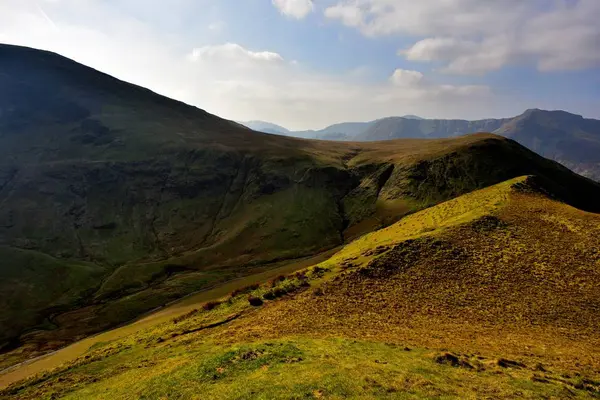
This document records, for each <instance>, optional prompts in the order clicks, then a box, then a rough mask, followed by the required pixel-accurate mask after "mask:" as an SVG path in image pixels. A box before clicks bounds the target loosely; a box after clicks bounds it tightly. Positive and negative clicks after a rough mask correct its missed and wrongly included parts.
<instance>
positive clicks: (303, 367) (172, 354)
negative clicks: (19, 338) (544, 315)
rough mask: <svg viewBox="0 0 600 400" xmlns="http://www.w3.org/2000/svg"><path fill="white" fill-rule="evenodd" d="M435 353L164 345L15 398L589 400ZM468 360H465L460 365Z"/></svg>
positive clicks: (533, 375)
mask: <svg viewBox="0 0 600 400" xmlns="http://www.w3.org/2000/svg"><path fill="white" fill-rule="evenodd" d="M436 356H438V353H436V352H435V351H431V350H428V349H423V348H408V347H404V346H401V345H397V344H392V343H389V344H386V343H381V342H371V341H356V340H348V339H342V338H331V339H311V338H305V337H290V338H286V339H283V340H272V341H256V342H251V343H244V344H235V345H223V344H219V343H217V342H214V341H213V340H210V339H209V340H206V341H194V343H186V342H185V341H181V342H173V343H165V344H162V345H160V346H156V347H155V348H153V349H152V350H151V351H148V350H145V349H144V348H143V347H135V346H134V347H132V348H125V349H124V350H122V351H121V352H119V353H118V354H116V355H112V356H109V357H107V358H104V359H100V360H98V361H93V362H90V363H86V364H83V365H80V366H75V367H73V368H70V369H69V370H67V371H64V372H62V373H60V374H58V375H57V376H55V377H53V378H52V380H50V381H46V382H45V383H43V384H42V385H40V386H39V387H38V388H34V389H37V390H24V391H22V392H19V393H16V394H14V395H15V396H16V397H19V398H47V399H52V398H65V399H101V398H111V399H163V398H164V399H249V398H252V399H304V398H328V399H348V398H349V399H367V398H383V399H385V398H390V399H391V398H393V399H418V398H445V399H453V398H589V397H590V396H591V395H590V393H589V392H588V391H585V390H582V389H581V388H584V381H583V380H582V379H579V380H578V379H577V378H575V379H573V378H572V379H566V378H564V377H561V376H560V375H559V374H555V373H549V372H547V371H546V372H536V371H533V370H532V369H530V368H526V367H520V366H515V367H512V368H503V367H501V366H498V361H497V360H489V359H484V358H483V357H480V358H479V359H478V358H477V357H471V359H469V361H470V363H468V364H467V363H466V362H465V364H464V365H465V366H452V365H450V364H444V363H439V362H436ZM465 357H466V356H462V358H465Z"/></svg>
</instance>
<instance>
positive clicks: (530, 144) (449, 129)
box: [355, 109, 600, 180]
mask: <svg viewBox="0 0 600 400" xmlns="http://www.w3.org/2000/svg"><path fill="white" fill-rule="evenodd" d="M480 131H485V132H493V133H496V134H498V135H502V136H505V137H509V138H511V139H514V140H516V141H517V142H519V143H520V144H522V145H524V146H526V147H527V148H529V149H531V150H533V151H535V152H536V153H538V154H541V155H542V156H544V157H548V158H550V159H553V160H556V161H558V162H560V163H561V164H563V165H566V166H567V167H569V168H571V169H572V170H574V171H575V172H578V173H580V174H582V175H585V176H588V177H590V178H592V179H595V180H600V121H599V120H595V119H585V118H583V117H581V116H580V115H575V114H570V113H567V112H565V111H545V110H538V109H532V110H527V111H525V112H524V113H523V114H521V115H519V116H517V117H514V118H505V119H486V120H479V121H465V120H408V119H404V118H385V119H382V120H379V121H377V122H376V123H375V124H373V125H371V126H370V127H369V128H368V129H367V130H366V131H364V132H363V133H361V134H360V135H358V136H357V137H356V138H355V139H356V140H364V141H373V140H388V139H398V138H425V137H428V138H442V137H454V136H458V135H462V134H464V133H470V132H480Z"/></svg>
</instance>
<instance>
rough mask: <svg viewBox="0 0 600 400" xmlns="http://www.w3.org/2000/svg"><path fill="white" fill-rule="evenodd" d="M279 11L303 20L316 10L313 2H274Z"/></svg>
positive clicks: (311, 0) (296, 0) (299, 0)
mask: <svg viewBox="0 0 600 400" xmlns="http://www.w3.org/2000/svg"><path fill="white" fill-rule="evenodd" d="M272 1H273V5H274V6H275V7H277V9H279V11H280V12H281V13H282V14H284V15H286V16H288V17H291V18H296V19H302V18H304V17H306V16H307V15H308V14H310V13H311V12H312V11H313V9H314V3H313V0H272Z"/></svg>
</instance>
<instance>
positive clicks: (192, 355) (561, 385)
mask: <svg viewBox="0 0 600 400" xmlns="http://www.w3.org/2000/svg"><path fill="white" fill-rule="evenodd" d="M548 185H550V186H548ZM554 190H555V187H554V186H553V183H552V181H545V180H543V179H539V178H537V177H531V176H529V177H517V178H514V179H511V180H508V181H505V182H502V183H499V184H497V185H493V186H490V187H487V188H484V189H482V190H478V191H474V192H471V193H468V194H465V195H462V196H460V197H457V198H454V199H452V200H449V201H447V202H444V203H441V204H438V205H435V206H433V207H430V208H428V209H425V210H422V211H419V212H416V213H414V214H411V215H409V216H407V217H406V218H404V219H402V220H401V221H399V222H397V223H395V224H393V225H391V226H389V227H387V228H385V229H381V230H378V231H376V232H372V233H369V234H367V235H365V236H363V237H361V238H359V239H357V240H355V241H354V242H352V243H350V244H348V245H347V246H345V247H344V248H343V249H341V250H340V251H339V252H337V253H336V254H334V255H333V256H332V257H331V258H329V259H327V260H325V261H322V262H320V263H318V264H316V265H314V266H311V267H309V268H306V269H302V270H300V271H297V272H295V273H292V274H288V275H282V276H279V277H276V278H274V279H272V280H271V281H269V282H264V283H263V284H261V285H255V286H251V287H247V288H244V289H238V290H235V291H234V292H232V293H231V294H229V295H224V294H220V295H217V296H216V297H213V298H211V301H209V302H205V303H201V302H198V303H196V304H187V305H186V306H180V307H179V308H173V309H172V310H171V312H170V313H165V315H164V317H163V318H162V319H159V321H157V322H155V323H153V324H152V323H151V322H149V324H147V325H145V327H140V328H137V329H136V328H135V326H130V327H124V328H120V329H117V330H115V331H113V332H108V333H107V334H103V335H101V336H100V337H98V338H91V340H90V341H88V342H87V343H86V345H85V346H79V348H78V349H75V348H73V349H63V350H60V351H59V352H57V353H55V354H52V355H50V356H48V357H47V358H45V359H42V360H38V361H34V362H33V363H31V364H30V365H28V366H27V367H26V368H22V369H21V370H20V371H19V370H16V371H12V372H9V373H8V374H5V375H0V384H1V385H2V386H4V387H6V386H7V385H9V384H10V382H14V381H15V380H16V379H18V378H19V377H28V379H26V380H21V381H19V382H15V383H13V384H10V385H9V386H8V387H6V388H5V389H4V390H2V391H0V396H6V397H7V398H8V397H10V398H18V399H38V398H66V399H97V398H153V399H154V398H156V399H158V398H167V397H168V398H190V399H191V398H211V399H231V398H234V399H250V398H268V399H289V398H350V399H359V398H390V399H392V398H415V399H421V398H423V399H430V398H448V399H464V398H498V399H514V398H527V399H545V398H561V399H562V398H573V399H576V398H581V399H587V398H590V399H592V398H597V397H598V394H599V393H600V368H599V367H600V358H599V357H598V351H597V349H598V345H599V344H600V318H599V315H598V314H599V312H600V311H599V310H600V292H598V290H597V282H598V280H599V279H600V270H599V269H598V268H597V261H598V249H599V248H600V235H599V233H600V231H599V230H600V228H599V227H600V214H592V213H588V212H584V211H581V210H578V209H576V208H573V207H571V206H568V205H566V204H565V203H562V202H559V201H557V200H556V199H557V195H556V193H555V192H554ZM559 197H560V196H559ZM205 301H206V299H205ZM119 331H123V332H122V333H119ZM74 353H75V354H74ZM61 361H62V363H61ZM65 361H66V362H65ZM43 364H45V365H46V366H45V367H44V366H43ZM28 370H29V371H28ZM31 370H39V371H40V373H38V374H33V375H32V372H31Z"/></svg>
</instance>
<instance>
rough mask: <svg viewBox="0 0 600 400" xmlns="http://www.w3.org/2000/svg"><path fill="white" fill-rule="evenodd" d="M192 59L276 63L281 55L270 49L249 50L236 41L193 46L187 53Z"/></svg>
mask: <svg viewBox="0 0 600 400" xmlns="http://www.w3.org/2000/svg"><path fill="white" fill-rule="evenodd" d="M189 58H190V60H192V61H211V62H214V61H217V62H235V63H247V62H256V61H258V62H267V63H273V62H275V63H278V62H282V61H283V57H281V55H279V54H278V53H274V52H271V51H251V50H248V49H246V48H244V47H242V46H240V45H239V44H236V43H226V44H223V45H216V46H204V47H199V48H195V49H193V50H192V52H191V53H190V54H189Z"/></svg>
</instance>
